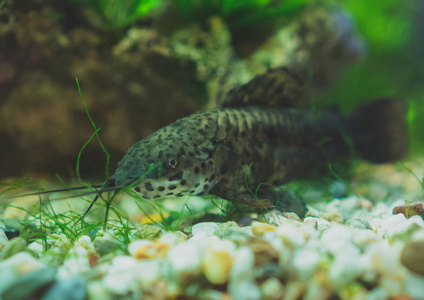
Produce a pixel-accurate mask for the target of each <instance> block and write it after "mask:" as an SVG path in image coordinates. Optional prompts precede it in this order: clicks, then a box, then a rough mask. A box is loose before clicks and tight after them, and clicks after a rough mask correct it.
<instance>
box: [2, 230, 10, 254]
mask: <svg viewBox="0 0 424 300" xmlns="http://www.w3.org/2000/svg"><path fill="white" fill-rule="evenodd" d="M8 243H9V239H8V238H7V236H6V233H5V232H4V230H3V229H2V228H0V251H1V249H2V248H3V247H4V246H5V245H6V244H8Z"/></svg>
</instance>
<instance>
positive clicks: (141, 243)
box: [128, 240, 153, 256]
mask: <svg viewBox="0 0 424 300" xmlns="http://www.w3.org/2000/svg"><path fill="white" fill-rule="evenodd" d="M152 244H153V242H151V241H147V240H138V241H134V242H131V243H130V244H129V245H128V252H129V253H130V254H131V255H132V256H135V254H136V253H137V251H138V249H140V248H141V247H144V246H147V245H152Z"/></svg>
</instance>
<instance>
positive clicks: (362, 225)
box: [345, 219, 372, 230]
mask: <svg viewBox="0 0 424 300" xmlns="http://www.w3.org/2000/svg"><path fill="white" fill-rule="evenodd" d="M345 226H347V227H353V228H358V229H370V230H372V227H371V225H370V224H369V223H368V222H367V221H365V220H361V219H350V220H348V221H347V222H346V223H345Z"/></svg>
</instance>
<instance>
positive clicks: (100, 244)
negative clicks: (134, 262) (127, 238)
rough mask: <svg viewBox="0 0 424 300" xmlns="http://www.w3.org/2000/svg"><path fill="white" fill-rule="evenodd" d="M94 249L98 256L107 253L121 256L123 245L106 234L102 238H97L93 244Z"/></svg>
mask: <svg viewBox="0 0 424 300" xmlns="http://www.w3.org/2000/svg"><path fill="white" fill-rule="evenodd" d="M93 245H94V249H95V250H96V252H97V253H98V254H99V255H100V256H104V255H106V254H108V253H112V252H114V253H118V254H123V253H124V252H125V250H124V249H125V248H126V246H125V244H124V243H122V242H121V241H119V240H118V239H117V238H115V237H113V236H112V235H111V234H109V233H106V234H105V235H103V236H97V237H96V238H95V240H94V242H93Z"/></svg>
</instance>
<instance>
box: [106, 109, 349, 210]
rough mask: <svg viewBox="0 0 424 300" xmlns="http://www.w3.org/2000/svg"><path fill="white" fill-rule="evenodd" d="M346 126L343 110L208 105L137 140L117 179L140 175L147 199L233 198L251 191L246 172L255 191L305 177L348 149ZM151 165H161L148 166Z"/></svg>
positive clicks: (139, 187)
mask: <svg viewBox="0 0 424 300" xmlns="http://www.w3.org/2000/svg"><path fill="white" fill-rule="evenodd" d="M341 126H342V125H341V117H339V116H338V115H336V114H331V113H324V114H321V115H316V114H314V113H311V112H305V111H300V110H296V109H287V108H284V109H283V108H265V107H248V108H216V109H211V110H206V111H203V112H199V113H195V114H193V115H190V116H188V117H185V118H182V119H180V120H178V121H176V122H174V123H172V124H170V125H168V126H165V127H164V128H162V129H160V130H158V131H157V132H155V133H153V134H152V135H150V136H148V137H146V138H145V139H143V140H141V141H139V142H138V143H136V144H135V145H133V146H132V147H131V148H130V149H129V150H128V152H127V154H126V155H125V156H124V158H123V160H122V161H121V162H120V164H119V166H118V169H117V171H116V173H115V174H114V176H113V179H114V180H115V184H116V186H117V187H124V186H127V185H129V184H131V183H132V182H134V181H136V180H138V179H139V178H142V179H140V180H139V182H137V184H136V185H135V190H136V191H138V192H139V193H140V194H141V195H142V196H143V197H144V198H161V197H166V196H183V195H204V194H215V195H218V196H221V197H224V198H227V199H228V198H231V199H228V200H233V201H238V200H239V199H234V198H235V197H236V196H237V195H242V193H243V192H244V191H246V190H247V187H246V182H245V175H246V174H247V177H246V178H247V186H248V187H249V188H250V189H251V190H255V189H256V187H257V186H258V185H259V184H262V183H272V184H281V183H284V182H287V181H289V180H292V179H294V178H298V177H301V176H302V175H304V174H305V172H310V171H312V170H314V169H318V168H320V167H322V165H323V163H324V165H325V164H326V163H327V161H328V160H327V158H328V157H329V156H331V157H334V156H335V155H337V156H341V155H344V154H347V152H348V147H347V146H346V144H345V143H344V141H343V137H342V131H341ZM149 166H157V168H155V169H154V170H153V171H150V172H147V170H148V168H149ZM146 172H147V173H146ZM159 173H160V174H159ZM236 174H237V177H236ZM236 178H237V179H236ZM236 181H237V187H236ZM236 189H237V190H236ZM248 200H249V201H245V200H243V201H241V202H243V203H246V204H250V205H254V199H248ZM248 202H251V203H248ZM256 202H257V201H256ZM268 206H269V205H268Z"/></svg>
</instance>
